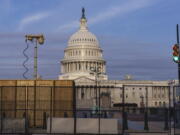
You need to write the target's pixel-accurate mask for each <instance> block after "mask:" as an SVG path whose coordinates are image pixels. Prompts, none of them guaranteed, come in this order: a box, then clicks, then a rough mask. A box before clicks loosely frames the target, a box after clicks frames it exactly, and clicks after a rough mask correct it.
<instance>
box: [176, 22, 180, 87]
mask: <svg viewBox="0 0 180 135" xmlns="http://www.w3.org/2000/svg"><path fill="white" fill-rule="evenodd" d="M176 32H177V33H176V34H177V45H178V47H179V26H178V24H177V25H176ZM179 49H180V47H179ZM179 51H180V50H179ZM179 57H180V56H179ZM178 84H179V85H180V62H178Z"/></svg>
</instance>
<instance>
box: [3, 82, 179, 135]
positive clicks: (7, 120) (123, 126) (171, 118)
mask: <svg viewBox="0 0 180 135" xmlns="http://www.w3.org/2000/svg"><path fill="white" fill-rule="evenodd" d="M177 92H178V88H176V87H169V86H145V85H121V86H118V87H114V86H110V87H109V86H99V85H97V86H85V85H84V86H75V87H65V86H64V87H54V86H53V87H50V86H43V87H42V86H39V87H0V97H1V98H0V99H1V100H0V133H1V134H111V135H112V134H114V135H116V134H122V135H123V134H129V135H131V134H133V135H134V134H138V135H139V134H143V135H144V134H146V133H147V134H149V133H151V134H153V133H154V134H157V133H158V134H163V135H166V134H167V135H168V134H170V133H174V134H176V135H178V134H179V122H180V117H179V114H180V109H179V99H180V98H179V96H178V93H177Z"/></svg>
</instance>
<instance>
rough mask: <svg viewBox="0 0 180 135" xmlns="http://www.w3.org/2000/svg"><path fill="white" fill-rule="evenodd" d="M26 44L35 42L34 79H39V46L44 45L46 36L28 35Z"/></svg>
mask: <svg viewBox="0 0 180 135" xmlns="http://www.w3.org/2000/svg"><path fill="white" fill-rule="evenodd" d="M25 38H26V42H27V41H31V42H33V41H34V40H35V47H34V79H35V80H37V79H38V71H37V70H38V67H37V59H38V44H40V45H42V44H44V40H45V39H44V36H43V35H26V36H25Z"/></svg>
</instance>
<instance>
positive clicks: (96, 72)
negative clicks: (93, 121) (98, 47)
mask: <svg viewBox="0 0 180 135" xmlns="http://www.w3.org/2000/svg"><path fill="white" fill-rule="evenodd" d="M90 71H91V74H93V75H95V88H96V106H98V99H97V95H98V90H97V87H98V77H99V75H100V74H102V72H101V67H90ZM99 97H100V89H99ZM99 102H100V100H99Z"/></svg>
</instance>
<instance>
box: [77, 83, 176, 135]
mask: <svg viewBox="0 0 180 135" xmlns="http://www.w3.org/2000/svg"><path fill="white" fill-rule="evenodd" d="M87 91H88V92H87ZM171 94H172V93H171V87H169V86H155V85H153V86H152V85H150V86H147V85H122V86H118V87H113V86H111V87H107V86H97V87H96V86H95V87H92V86H81V87H77V88H76V98H77V99H76V101H79V102H81V103H80V104H77V106H78V108H76V109H77V110H76V113H77V117H80V118H87V119H93V118H96V120H97V123H96V127H97V130H96V131H97V132H96V133H97V134H104V133H109V134H146V133H147V134H149V133H159V134H170V133H171V132H172V131H171V129H172V123H173V118H174V117H173V115H174V113H173V110H174V109H173V106H172V105H171V104H172V101H173V100H172V98H173V97H172V96H173V95H171ZM96 95H97V96H96ZM171 118H172V119H171ZM107 123H108V124H107ZM94 125H95V124H94ZM81 126H82V125H81ZM83 127H84V128H86V129H88V127H89V125H83ZM89 130H90V129H89ZM87 131H88V130H87ZM77 133H78V132H77ZM87 133H88V132H87Z"/></svg>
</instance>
